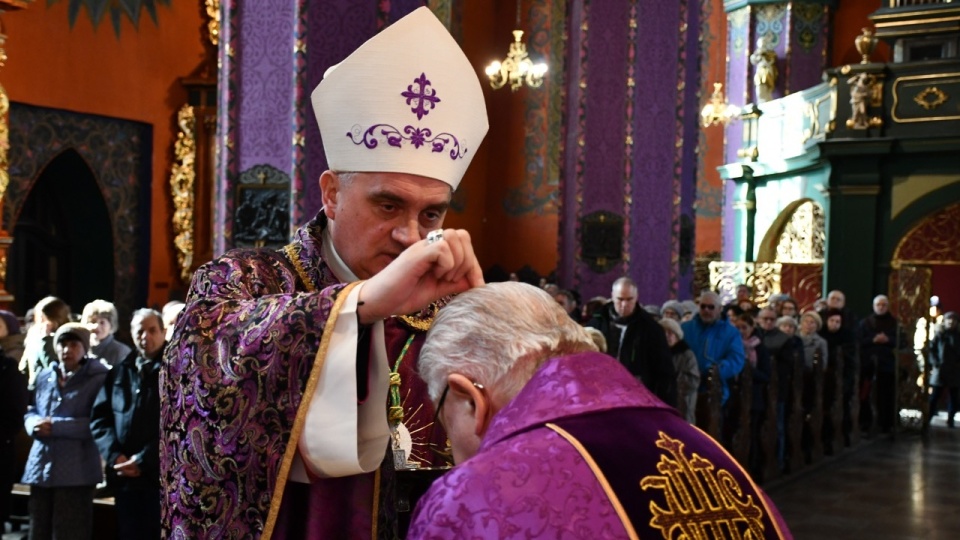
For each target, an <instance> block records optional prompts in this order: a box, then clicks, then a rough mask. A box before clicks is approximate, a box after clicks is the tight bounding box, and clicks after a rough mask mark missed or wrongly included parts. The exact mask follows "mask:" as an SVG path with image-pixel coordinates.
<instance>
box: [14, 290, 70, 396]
mask: <svg viewBox="0 0 960 540" xmlns="http://www.w3.org/2000/svg"><path fill="white" fill-rule="evenodd" d="M33 315H34V324H33V325H32V326H31V327H30V329H29V330H28V331H27V336H26V338H25V339H24V343H23V347H24V350H23V357H21V358H20V372H21V373H25V374H26V375H27V387H28V388H29V389H30V390H31V391H33V389H34V387H35V385H36V379H37V374H38V373H40V372H41V371H43V369H44V368H47V367H48V366H50V365H51V364H53V363H54V362H56V360H57V353H56V351H55V350H54V346H53V345H54V344H53V334H54V332H56V331H57V329H58V328H60V326H61V325H63V324H66V323H67V322H68V321H69V320H70V306H68V305H67V303H66V302H64V301H63V300H61V299H59V298H57V297H55V296H48V297H46V298H44V299H43V300H40V301H39V302H37V305H36V306H34V308H33Z"/></svg>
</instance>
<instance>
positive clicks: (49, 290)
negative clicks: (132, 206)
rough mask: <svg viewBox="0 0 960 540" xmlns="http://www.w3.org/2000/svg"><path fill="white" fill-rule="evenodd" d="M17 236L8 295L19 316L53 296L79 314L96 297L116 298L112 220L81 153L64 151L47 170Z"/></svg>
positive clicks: (19, 222) (25, 208) (19, 220)
mask: <svg viewBox="0 0 960 540" xmlns="http://www.w3.org/2000/svg"><path fill="white" fill-rule="evenodd" d="M12 231H13V244H12V246H11V247H10V255H9V269H8V272H7V290H9V291H11V292H13V293H14V295H15V297H16V299H15V302H14V308H15V309H16V310H17V312H18V313H24V312H25V311H26V310H27V309H29V308H30V307H33V305H34V304H35V303H36V302H37V301H38V300H39V299H41V298H43V297H44V296H47V295H54V296H58V297H60V298H63V299H64V300H65V301H66V302H67V303H68V304H70V307H71V308H72V309H73V310H74V311H75V312H79V311H80V310H81V309H83V306H84V305H85V304H86V303H87V302H89V301H91V300H94V299H96V298H105V299H113V294H114V292H113V291H114V276H115V275H116V272H115V271H114V264H113V255H114V239H113V233H112V230H111V225H110V215H109V213H108V211H107V205H106V202H105V201H104V198H103V195H102V193H101V192H100V189H99V188H98V186H97V181H96V178H95V177H94V173H93V171H92V170H91V168H90V166H89V165H88V164H87V163H86V161H84V160H83V158H82V157H81V156H80V154H79V153H77V151H76V150H74V149H72V148H70V149H67V150H64V151H63V152H61V153H60V154H58V155H57V156H56V157H54V158H53V159H52V160H51V161H50V162H49V163H47V164H46V165H45V166H44V167H43V168H42V169H41V172H40V174H39V176H38V177H37V180H36V182H34V183H33V186H32V187H31V189H30V192H29V193H28V194H27V197H26V200H25V201H24V204H23V206H22V207H21V210H20V213H19V215H17V217H16V221H15V224H14V226H13V227H12Z"/></svg>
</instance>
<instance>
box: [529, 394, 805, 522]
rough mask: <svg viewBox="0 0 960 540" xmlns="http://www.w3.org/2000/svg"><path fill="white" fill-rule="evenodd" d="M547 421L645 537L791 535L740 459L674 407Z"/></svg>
mask: <svg viewBox="0 0 960 540" xmlns="http://www.w3.org/2000/svg"><path fill="white" fill-rule="evenodd" d="M547 427H548V428H550V429H552V430H553V431H555V432H557V433H558V434H559V435H560V436H562V437H563V438H565V439H566V440H567V441H568V442H570V444H572V445H573V446H574V447H575V448H576V449H577V450H578V451H579V452H580V454H581V455H582V456H583V457H584V459H585V460H586V461H587V464H588V465H590V467H591V469H592V470H593V472H594V474H595V475H596V477H597V480H598V481H599V482H600V483H601V484H602V485H603V487H604V490H605V491H606V492H607V495H608V497H609V498H610V501H611V503H612V504H613V506H614V508H615V509H616V510H617V513H618V515H619V516H620V518H621V521H623V522H624V527H625V528H627V529H628V530H629V527H632V528H633V530H634V531H635V533H636V534H637V535H638V536H639V537H640V538H681V537H682V538H748V537H752V538H786V537H787V536H786V535H784V534H783V531H781V530H780V529H779V527H778V525H777V523H776V521H775V519H774V518H773V515H772V514H771V512H770V509H769V508H768V507H767V500H766V498H765V497H764V496H763V495H762V494H761V492H760V490H759V489H758V488H757V486H756V485H755V484H754V483H753V481H752V480H751V478H750V476H749V475H747V474H746V473H745V472H744V471H743V469H742V468H741V467H740V465H739V464H738V463H737V462H736V461H735V460H734V459H733V458H732V457H731V456H730V455H729V454H728V453H727V452H726V451H725V450H724V449H723V448H722V447H721V446H720V445H719V444H717V443H716V442H715V441H714V440H713V439H711V438H709V437H708V436H707V435H706V434H704V433H703V432H701V431H700V430H698V429H696V428H695V427H693V426H691V425H689V424H688V423H686V422H684V421H682V419H680V418H679V417H677V416H676V414H675V413H673V412H672V411H668V410H663V409H660V410H658V409H646V408H639V407H637V408H628V409H613V410H607V411H600V412H596V413H592V414H585V415H580V416H573V417H567V418H561V419H559V420H557V421H554V422H551V423H548V424H547ZM748 534H749V535H750V536H748Z"/></svg>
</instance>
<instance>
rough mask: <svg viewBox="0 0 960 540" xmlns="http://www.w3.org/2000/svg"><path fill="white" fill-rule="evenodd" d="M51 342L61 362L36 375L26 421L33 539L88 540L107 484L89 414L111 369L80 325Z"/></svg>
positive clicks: (63, 328)
mask: <svg viewBox="0 0 960 540" xmlns="http://www.w3.org/2000/svg"><path fill="white" fill-rule="evenodd" d="M53 342H54V343H55V344H56V350H57V361H55V362H53V363H52V364H51V365H49V366H47V367H46V368H44V369H43V370H41V371H40V372H39V373H38V374H37V378H36V391H35V394H34V404H33V405H32V406H31V407H30V408H29V409H28V410H27V414H26V415H25V417H24V427H25V428H26V430H27V433H28V434H29V435H30V436H31V437H33V446H32V447H31V448H30V455H29V457H28V458H27V464H26V467H25V469H24V472H23V479H22V480H21V482H23V483H24V484H28V485H29V486H30V504H29V506H30V538H31V540H33V539H48V538H56V539H57V540H63V539H73V538H76V539H86V538H90V537H91V534H92V530H93V494H94V489H95V487H96V485H97V483H99V482H100V480H101V479H102V478H103V472H102V469H101V468H100V452H99V451H98V450H97V445H96V444H95V443H94V441H93V435H92V434H91V432H90V411H91V409H92V407H93V401H94V399H95V398H96V397H97V392H99V391H100V387H101V386H103V381H104V379H105V378H106V376H107V372H108V371H109V368H108V367H107V366H105V365H103V364H102V363H100V362H98V361H97V360H96V359H94V358H92V357H90V356H88V354H87V352H88V350H89V347H90V331H89V330H87V329H86V327H85V326H83V325H81V324H78V323H67V324H64V325H61V326H60V327H59V328H58V329H57V332H56V334H54V336H53Z"/></svg>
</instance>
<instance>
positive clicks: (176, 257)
mask: <svg viewBox="0 0 960 540" xmlns="http://www.w3.org/2000/svg"><path fill="white" fill-rule="evenodd" d="M424 5H426V6H427V7H429V8H430V9H431V10H432V11H433V12H434V14H436V15H437V17H438V18H439V19H440V20H441V21H442V22H443V23H444V24H445V25H446V26H447V28H448V29H449V30H450V32H451V34H452V35H453V36H454V38H455V39H456V40H457V42H458V43H459V44H460V45H461V47H462V48H463V50H464V52H465V53H466V55H467V57H468V59H469V60H470V61H471V63H472V64H473V65H474V67H475V68H476V73H477V77H478V78H479V79H480V81H481V85H482V86H483V92H484V97H485V100H486V105H487V111H488V117H489V123H490V129H489V133H488V135H487V137H486V139H485V141H484V142H483V144H482V145H481V146H480V147H479V148H478V149H477V155H476V156H475V158H474V160H473V162H472V166H471V167H470V169H469V170H468V171H467V173H466V176H465V177H464V179H463V181H462V183H461V185H460V187H459V188H458V189H457V190H456V192H455V193H454V196H453V202H452V205H451V210H450V212H448V215H447V219H446V223H445V226H448V227H456V228H464V229H466V230H468V231H469V232H470V234H471V237H472V239H473V243H474V246H475V249H476V251H477V256H478V259H479V261H480V264H481V266H482V268H483V269H484V272H485V277H486V279H487V281H505V280H507V279H509V278H510V276H511V274H515V275H516V277H517V279H519V280H521V281H526V282H528V283H532V284H539V283H543V282H549V283H555V284H557V285H558V286H559V287H561V288H563V289H567V290H572V291H577V295H578V296H579V298H581V299H582V301H584V302H585V301H586V300H587V299H590V298H593V297H597V296H609V295H610V289H611V285H612V284H613V282H614V281H615V280H616V279H617V278H620V277H623V276H626V277H629V278H631V279H632V280H633V281H634V282H635V283H636V285H637V290H638V296H639V301H640V303H641V304H643V305H646V304H656V305H658V306H659V305H660V304H662V303H664V302H665V301H667V300H671V299H676V300H689V299H694V298H696V297H697V295H698V294H699V292H700V291H701V290H705V289H712V290H715V291H717V292H718V293H720V295H721V297H722V298H723V300H724V303H726V302H728V301H730V300H732V299H733V298H735V295H736V289H737V285H739V284H748V285H750V286H751V288H752V292H753V301H754V302H755V303H757V304H758V305H762V304H764V303H765V302H766V301H767V300H768V299H769V298H770V297H771V296H773V295H776V294H781V293H789V294H790V295H791V296H792V297H793V298H795V299H796V302H797V304H798V306H797V307H799V308H801V310H806V309H809V308H811V307H813V306H814V304H815V302H816V301H817V300H818V299H820V298H824V297H826V295H827V292H828V291H831V290H842V291H843V292H844V293H845V294H846V305H847V306H848V307H849V308H850V309H851V310H853V311H854V312H855V313H857V314H858V315H859V316H861V317H862V316H866V315H869V314H870V306H871V301H872V300H873V299H874V297H875V296H876V295H879V294H885V295H888V296H889V298H890V305H891V311H892V312H893V313H894V314H895V315H896V316H897V318H898V320H899V322H900V324H901V325H902V326H903V327H904V328H907V329H909V330H910V331H909V332H908V333H907V335H908V336H910V338H912V339H913V342H912V343H909V344H904V346H903V347H901V348H902V349H903V350H908V351H912V353H914V356H912V357H911V355H910V354H907V355H906V357H907V360H906V362H907V364H909V366H908V368H907V372H908V373H907V377H906V380H908V381H909V380H911V379H912V380H913V381H915V382H914V384H912V385H909V384H908V385H907V386H910V388H908V389H906V390H908V391H909V392H912V394H911V395H906V394H909V392H907V391H905V392H903V393H904V394H905V395H906V397H903V403H902V409H898V411H901V413H902V414H901V415H902V416H903V419H902V421H901V422H899V424H898V427H897V429H895V430H894V431H893V433H892V434H890V435H889V436H881V435H880V434H877V433H873V434H870V436H869V437H865V438H864V440H862V441H859V442H858V444H855V445H853V446H851V447H849V448H847V449H846V450H845V451H844V452H840V451H837V452H835V453H834V455H832V456H829V457H826V458H823V456H821V458H822V461H821V462H820V463H815V462H814V463H807V464H805V466H804V467H801V468H802V469H803V471H804V472H802V473H800V472H796V471H795V472H794V474H792V475H791V476H789V477H783V478H777V479H773V480H771V481H770V482H768V483H767V484H766V485H767V486H769V492H770V494H771V497H772V498H773V499H774V501H776V502H777V504H778V505H780V506H781V510H783V513H784V517H785V518H786V519H787V522H788V523H789V524H791V526H793V527H795V529H796V530H795V531H794V532H795V535H796V537H797V538H868V537H869V538H945V537H947V535H949V534H951V533H950V532H949V531H954V533H955V531H956V530H958V527H960V513H958V511H957V508H958V506H957V504H960V499H958V496H957V492H958V490H957V489H956V479H957V478H958V477H960V476H958V475H960V459H958V458H960V436H958V435H957V434H956V432H954V431H949V430H947V429H946V427H945V425H944V423H943V421H942V420H939V419H934V422H933V424H932V430H933V431H930V430H922V429H920V428H919V427H918V425H919V423H918V422H917V421H911V420H910V418H911V417H910V415H909V414H907V413H903V411H908V410H909V409H910V408H911V407H912V405H910V404H911V403H912V404H914V405H916V404H917V403H919V405H916V407H915V408H916V409H917V414H920V415H922V414H925V413H926V412H927V409H926V408H925V405H923V403H925V402H924V400H923V399H922V396H925V395H926V394H925V392H926V391H927V387H926V383H925V380H924V373H925V372H926V370H925V366H924V358H925V346H926V342H927V340H928V339H929V338H930V337H931V336H932V333H933V331H934V326H935V325H936V323H937V322H938V321H939V317H940V316H941V315H942V314H943V313H944V312H947V311H954V310H958V311H960V249H958V246H960V159H958V157H957V156H958V153H960V2H957V1H955V0H673V1H656V0H615V1H614V0H611V1H607V0H489V1H486V0H484V1H481V0H391V1H379V0H362V1H358V0H315V1H307V0H282V1H276V2H273V1H271V2H258V1H254V0H194V1H192V2H191V1H185V0H160V1H154V0H133V1H127V2H116V1H108V0H96V1H87V2H80V1H79V0H54V1H47V2H40V1H32V0H0V17H2V23H0V201H2V205H0V302H2V304H3V305H4V306H6V309H9V310H10V311H13V312H15V313H17V314H19V315H21V316H22V315H23V314H24V313H25V312H26V311H27V309H28V308H30V307H32V306H33V305H34V304H35V303H36V302H37V301H38V300H40V299H41V298H43V297H45V296H48V295H56V296H58V297H60V298H63V299H64V300H66V301H67V302H68V303H69V304H70V305H71V306H74V307H75V309H79V307H82V306H83V305H84V304H86V303H87V302H90V301H91V300H94V299H97V298H106V299H110V300H112V301H113V302H114V303H115V304H116V306H117V307H118V309H119V311H120V314H121V318H122V319H126V318H127V317H129V314H130V313H131V312H133V310H135V309H137V308H140V307H143V306H152V307H156V308H157V309H159V308H160V307H161V306H163V305H164V304H165V303H167V302H168V301H171V300H182V299H184V298H185V297H186V294H187V291H188V288H189V285H190V279H191V276H192V274H193V272H194V271H195V270H196V269H197V268H198V267H199V266H200V265H202V264H204V263H205V262H207V261H209V260H211V259H212V258H213V257H215V256H218V255H220V254H222V253H224V252H226V251H228V250H230V249H234V248H251V247H258V248H259V247H265V248H280V247H282V246H284V245H285V244H286V243H287V242H288V241H289V239H290V235H291V234H292V232H293V231H295V230H296V228H297V227H298V226H299V225H301V224H303V223H305V222H307V221H309V220H310V219H312V218H313V217H314V216H315V215H316V214H317V212H318V211H319V210H320V207H321V202H320V191H319V185H318V179H319V177H320V175H321V173H322V172H323V171H324V170H325V169H326V165H327V161H326V158H325V156H324V153H323V146H322V144H321V141H320V132H319V129H318V127H317V125H316V122H315V120H314V113H313V110H312V108H311V105H310V93H311V91H312V90H313V88H314V87H315V86H316V85H317V84H318V83H319V81H320V80H321V79H322V77H323V76H324V73H325V71H326V70H327V69H328V68H329V67H331V66H333V65H335V64H337V63H338V62H340V61H341V60H342V59H343V58H344V57H345V56H346V55H347V54H348V53H349V52H351V51H352V50H354V49H355V48H356V47H357V46H359V45H360V44H361V43H363V42H364V41H365V40H366V39H368V38H370V37H371V36H372V35H374V34H376V33H377V32H378V31H379V30H380V29H382V28H384V27H386V26H388V25H389V24H390V23H391V22H393V21H395V20H397V19H398V18H400V17H402V16H403V15H405V14H407V13H409V12H410V11H412V10H414V9H416V8H418V7H421V6H424ZM517 30H520V31H522V32H516V31H517ZM508 50H509V53H508ZM511 55H514V56H511ZM521 57H522V58H523V59H524V60H525V61H526V63H523V64H520V63H519V60H520V59H521ZM541 64H542V66H541ZM518 65H522V68H519V67H518V68H516V69H514V70H511V69H510V68H511V67H514V66H518ZM538 66H539V67H538ZM918 396H920V397H918ZM813 461H816V460H813ZM882 471H889V476H890V478H892V479H893V480H891V481H889V482H886V483H884V482H882V481H877V482H872V481H869V480H868V479H869V478H874V477H876V475H878V474H879V473H881V472H882ZM947 480H949V482H948V481H947ZM948 501H952V503H953V506H952V507H951V506H950V505H949V503H948ZM815 507H816V510H815ZM891 509H894V510H895V512H893V513H896V514H897V515H898V516H899V517H900V519H894V517H893V516H892V515H890V516H888V517H885V518H882V519H879V520H873V521H871V520H872V516H876V515H877V514H893V513H891V512H889V510H891ZM821 510H822V511H823V514H822V515H821V516H820V519H814V518H815V517H816V516H814V514H817V513H818V512H821ZM98 511H102V510H98Z"/></svg>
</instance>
